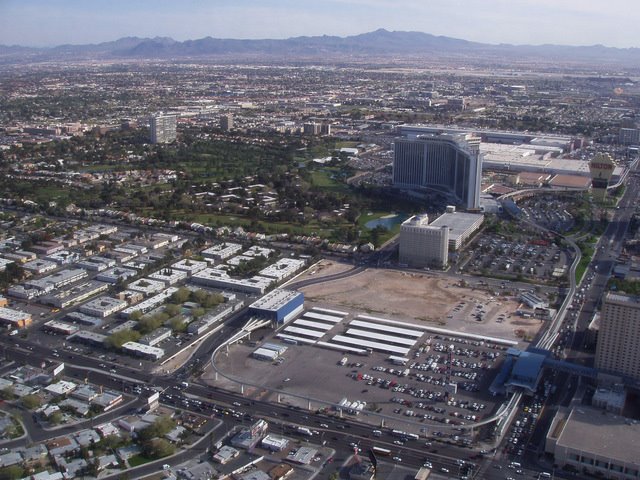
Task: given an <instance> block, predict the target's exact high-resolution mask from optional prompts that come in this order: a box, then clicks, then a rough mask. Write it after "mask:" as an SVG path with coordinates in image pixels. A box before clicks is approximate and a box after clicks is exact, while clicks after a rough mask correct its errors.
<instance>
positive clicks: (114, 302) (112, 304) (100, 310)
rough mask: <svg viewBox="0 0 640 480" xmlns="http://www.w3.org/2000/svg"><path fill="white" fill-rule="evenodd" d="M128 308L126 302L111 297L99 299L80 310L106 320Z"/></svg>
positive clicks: (86, 304)
mask: <svg viewBox="0 0 640 480" xmlns="http://www.w3.org/2000/svg"><path fill="white" fill-rule="evenodd" d="M126 306H127V302H125V301H124V300H118V299H117V298H111V297H104V296H103V297H98V298H94V299H93V300H91V301H89V302H87V303H85V304H84V305H81V306H80V308H79V309H78V310H80V311H81V312H82V313H86V314H87V315H91V316H93V317H100V318H105V317H108V316H109V315H113V314H114V313H116V312H119V311H120V310H122V309H123V308H125V307H126Z"/></svg>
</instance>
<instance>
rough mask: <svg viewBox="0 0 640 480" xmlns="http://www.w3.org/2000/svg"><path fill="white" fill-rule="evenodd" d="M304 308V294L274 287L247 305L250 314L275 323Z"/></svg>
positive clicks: (291, 316)
mask: <svg viewBox="0 0 640 480" xmlns="http://www.w3.org/2000/svg"><path fill="white" fill-rule="evenodd" d="M303 308H304V294H303V293H302V292H295V291H293V290H283V289H275V290H272V291H271V292H269V293H267V294H266V295H265V296H264V297H262V298H260V299H258V300H256V301H255V302H253V303H252V304H251V305H250V306H249V312H250V313H251V314H252V315H257V316H259V317H263V318H268V319H269V320H272V321H274V322H277V323H283V322H287V321H288V320H289V319H291V318H293V317H295V316H296V315H298V314H299V313H300V312H301V311H302V309H303Z"/></svg>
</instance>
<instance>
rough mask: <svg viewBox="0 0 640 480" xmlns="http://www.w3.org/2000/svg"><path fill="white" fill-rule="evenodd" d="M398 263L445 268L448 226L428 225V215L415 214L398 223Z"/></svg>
mask: <svg viewBox="0 0 640 480" xmlns="http://www.w3.org/2000/svg"><path fill="white" fill-rule="evenodd" d="M399 243H400V247H399V260H400V263H404V264H407V265H409V266H410V267H418V268H421V267H437V268H445V267H446V266H447V262H448V259H449V227H448V226H446V225H443V226H438V227H436V226H431V225H429V217H428V216H427V215H426V214H425V215H415V216H413V217H411V218H410V219H408V220H406V221H405V222H403V223H402V225H400V242H399Z"/></svg>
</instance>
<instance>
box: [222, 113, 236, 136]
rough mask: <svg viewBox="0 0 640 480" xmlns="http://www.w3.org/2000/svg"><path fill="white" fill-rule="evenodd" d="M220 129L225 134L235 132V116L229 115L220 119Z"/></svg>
mask: <svg viewBox="0 0 640 480" xmlns="http://www.w3.org/2000/svg"><path fill="white" fill-rule="evenodd" d="M220 128H221V129H222V130H224V131H225V132H228V131H229V130H233V115H232V114H230V113H227V114H226V115H222V116H221V117H220Z"/></svg>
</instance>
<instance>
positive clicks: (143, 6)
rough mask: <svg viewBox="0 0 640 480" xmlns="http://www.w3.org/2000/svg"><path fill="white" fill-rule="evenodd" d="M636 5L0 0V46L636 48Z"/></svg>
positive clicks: (543, 0)
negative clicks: (306, 40)
mask: <svg viewBox="0 0 640 480" xmlns="http://www.w3.org/2000/svg"><path fill="white" fill-rule="evenodd" d="M639 22H640V0H606V1H605V0H0V44H4V45H30V46H52V45H60V44H64V43H74V44H78V43H98V42H103V41H109V40H115V39H118V38H120V37H124V36H139V37H154V36H168V37H172V38H174V39H176V40H187V39H197V38H202V37H206V36H211V37H215V38H287V37H294V36H301V35H323V34H327V35H339V36H347V35H354V34H358V33H364V32H369V31H372V30H376V29H378V28H386V29H387V30H411V31H420V32H427V33H433V34H436V35H446V36H451V37H456V38H463V39H466V40H474V41H479V42H487V43H514V44H523V43H527V44H542V43H556V44H567V45H593V44H596V43H599V44H603V45H607V46H614V47H640V33H639V31H638V30H639V29H638V24H639Z"/></svg>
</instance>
